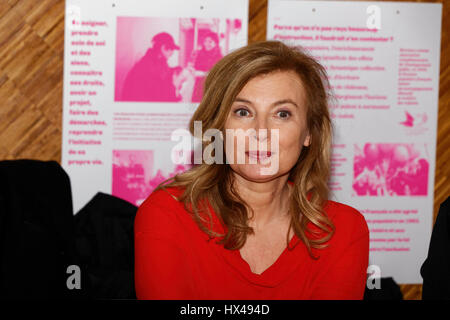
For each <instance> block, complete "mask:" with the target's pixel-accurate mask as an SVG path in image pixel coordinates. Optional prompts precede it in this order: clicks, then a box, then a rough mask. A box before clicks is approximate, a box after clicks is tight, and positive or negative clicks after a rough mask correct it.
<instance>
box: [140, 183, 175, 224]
mask: <svg viewBox="0 0 450 320" xmlns="http://www.w3.org/2000/svg"><path fill="white" fill-rule="evenodd" d="M182 192H183V190H182V189H181V188H178V187H170V188H164V189H158V190H156V191H154V192H152V193H151V194H150V195H149V196H148V197H147V199H145V201H144V202H143V203H142V204H141V205H140V206H139V209H138V211H137V214H136V218H135V228H136V229H138V230H141V229H146V228H147V227H149V226H159V227H164V226H165V225H166V226H167V227H170V228H172V227H174V222H175V221H177V220H178V219H179V215H178V214H177V213H178V212H180V211H183V210H184V207H183V204H182V203H181V202H179V201H178V197H179V196H180V195H181V194H182Z"/></svg>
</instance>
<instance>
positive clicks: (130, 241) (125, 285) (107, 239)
mask: <svg viewBox="0 0 450 320" xmlns="http://www.w3.org/2000/svg"><path fill="white" fill-rule="evenodd" d="M136 212H137V207H136V206H134V205H132V204H131V203H129V202H127V201H125V200H122V199H119V198H116V197H114V196H111V195H108V194H104V193H100V192H99V193H97V194H96V195H95V197H94V198H92V199H91V201H89V203H87V204H86V206H84V207H83V208H82V209H81V210H80V211H79V212H78V213H77V214H76V215H75V230H76V234H75V238H76V249H77V253H78V255H79V258H80V262H81V264H82V266H83V268H84V270H83V271H84V275H85V276H87V277H88V279H89V283H90V290H89V297H90V298H93V299H135V298H136V294H135V290H134V230H133V225H134V218H135V216H136Z"/></svg>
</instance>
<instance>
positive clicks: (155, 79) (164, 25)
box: [115, 17, 242, 102]
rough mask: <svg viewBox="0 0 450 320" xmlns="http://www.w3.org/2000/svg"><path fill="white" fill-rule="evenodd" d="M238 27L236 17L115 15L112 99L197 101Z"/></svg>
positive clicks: (232, 40)
mask: <svg viewBox="0 0 450 320" xmlns="http://www.w3.org/2000/svg"><path fill="white" fill-rule="evenodd" d="M241 27H242V26H241V21H240V20H239V19H234V20H231V19H222V20H221V19H196V18H159V17H158V18H153V17H118V18H117V39H116V78H115V101H136V102H137V101H142V102H200V100H201V98H202V93H203V82H204V80H205V77H206V74H207V72H208V71H209V70H210V69H211V68H212V66H213V65H214V64H215V63H216V62H217V61H218V60H220V59H221V58H222V56H224V55H225V54H227V53H228V52H229V50H230V48H232V47H233V42H234V41H235V39H236V36H237V34H238V33H239V32H240V31H241ZM144 30H145V31H144Z"/></svg>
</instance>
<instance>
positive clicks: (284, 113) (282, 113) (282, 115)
mask: <svg viewBox="0 0 450 320" xmlns="http://www.w3.org/2000/svg"><path fill="white" fill-rule="evenodd" d="M277 115H278V116H279V117H280V118H283V119H287V118H289V116H290V115H291V113H290V112H289V111H278V112H277Z"/></svg>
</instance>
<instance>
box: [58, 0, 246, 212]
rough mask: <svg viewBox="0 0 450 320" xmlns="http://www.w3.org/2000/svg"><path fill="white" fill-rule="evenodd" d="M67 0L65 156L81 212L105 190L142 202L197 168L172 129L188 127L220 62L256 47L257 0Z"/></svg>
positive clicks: (75, 206)
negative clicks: (187, 161) (252, 27)
mask: <svg viewBox="0 0 450 320" xmlns="http://www.w3.org/2000/svg"><path fill="white" fill-rule="evenodd" d="M65 4H66V11H65V27H64V32H65V33H64V88H63V130H62V131H63V133H62V161H61V163H62V166H63V167H64V169H65V171H66V172H67V173H68V174H69V177H70V180H71V185H72V194H73V206H74V212H75V213H77V212H78V211H79V210H80V209H81V208H82V207H83V206H84V205H85V204H86V203H88V202H89V201H90V200H91V199H92V198H93V197H94V196H95V194H96V193H97V192H103V193H108V194H112V195H114V196H117V197H119V198H121V199H124V200H126V201H129V202H130V203H132V204H134V205H136V206H137V205H139V204H140V203H142V201H144V199H146V197H147V196H148V195H149V194H150V193H151V192H152V191H153V190H154V189H155V188H156V187H157V186H158V185H159V184H160V183H161V182H163V181H164V180H166V179H168V178H170V177H173V176H174V175H176V174H177V173H180V172H184V171H186V170H189V168H190V165H184V164H179V163H182V162H180V161H178V160H180V159H178V158H177V157H180V155H177V154H176V152H175V151H179V150H175V149H176V148H175V147H176V146H177V142H176V141H172V140H171V137H172V133H173V132H175V131H176V130H180V129H182V130H185V129H187V126H188V123H189V120H190V119H191V117H192V114H193V113H194V112H195V109H196V107H197V106H198V104H199V102H200V101H201V99H202V95H203V82H204V80H205V77H206V75H207V73H208V72H209V70H210V69H211V68H212V66H213V65H214V64H215V63H216V62H217V61H218V60H219V59H221V58H222V57H223V56H224V55H226V54H227V53H229V52H230V51H232V50H235V49H237V48H239V47H241V46H245V45H246V44H247V27H248V25H247V24H248V23H247V22H248V1H247V0H227V1H206V2H205V1H203V0H190V1H185V0H152V1H142V0H114V1H113V2H110V1H92V0H66V1H65ZM174 150H175V151H174ZM186 150H187V149H186ZM183 158H184V157H183Z"/></svg>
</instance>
